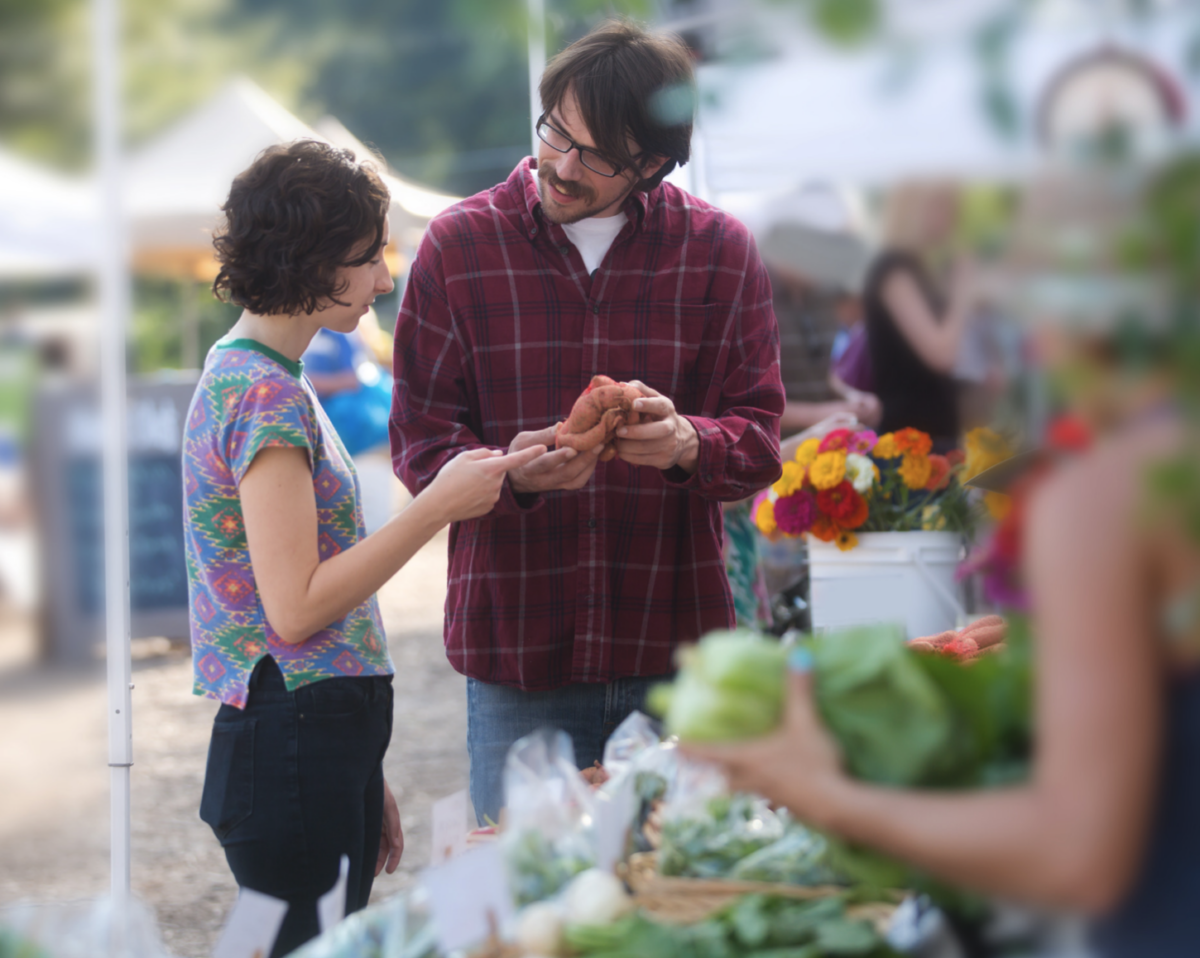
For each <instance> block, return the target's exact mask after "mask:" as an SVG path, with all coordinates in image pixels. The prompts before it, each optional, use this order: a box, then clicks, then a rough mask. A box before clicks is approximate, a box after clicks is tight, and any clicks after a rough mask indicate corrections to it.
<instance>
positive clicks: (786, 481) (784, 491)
mask: <svg viewBox="0 0 1200 958" xmlns="http://www.w3.org/2000/svg"><path fill="white" fill-rule="evenodd" d="M802 485H804V467H803V466H802V465H800V463H798V462H785V463H784V464H783V475H782V476H780V477H779V478H778V479H777V480H775V482H774V483H772V485H771V488H772V489H774V490H775V494H776V495H778V496H790V495H791V494H792V493H793V492H799V491H800V487H801V486H802Z"/></svg>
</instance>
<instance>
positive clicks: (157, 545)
mask: <svg viewBox="0 0 1200 958" xmlns="http://www.w3.org/2000/svg"><path fill="white" fill-rule="evenodd" d="M195 385H196V376H195V374H180V375H171V376H158V377H154V378H140V379H136V380H133V381H131V383H130V386H129V393H128V400H127V405H128V412H129V420H128V427H127V431H128V444H129V459H128V468H127V471H128V477H129V591H130V598H129V602H130V613H131V614H130V632H131V635H132V636H133V638H143V637H148V636H160V635H161V636H167V637H168V638H175V639H185V638H187V635H188V607H187V602H188V591H187V585H188V583H187V564H186V560H185V557H184V546H183V477H182V465H181V461H180V455H181V450H182V438H183V424H184V422H185V421H186V418H187V409H188V404H189V403H190V402H191V397H192V393H193V391H194V390H195ZM34 419H35V432H34V437H35V445H34V456H33V464H34V469H35V470H36V475H35V482H36V488H37V489H38V505H39V509H38V513H39V521H40V525H41V532H42V543H43V561H42V581H43V583H44V586H43V589H42V592H43V605H44V610H43V625H44V629H43V648H44V650H45V653H46V654H47V656H48V657H51V658H54V659H57V660H60V661H72V660H82V659H90V658H92V657H93V655H94V654H95V649H96V647H97V646H98V645H99V643H101V642H102V641H103V618H104V511H103V496H102V490H103V483H102V470H101V462H100V448H99V441H100V436H101V429H100V421H99V403H98V402H97V399H96V395H95V391H94V390H90V389H87V388H86V387H84V386H80V385H73V386H65V387H57V388H49V389H46V390H43V391H42V392H41V393H39V395H38V397H37V401H36V404H35V411H34Z"/></svg>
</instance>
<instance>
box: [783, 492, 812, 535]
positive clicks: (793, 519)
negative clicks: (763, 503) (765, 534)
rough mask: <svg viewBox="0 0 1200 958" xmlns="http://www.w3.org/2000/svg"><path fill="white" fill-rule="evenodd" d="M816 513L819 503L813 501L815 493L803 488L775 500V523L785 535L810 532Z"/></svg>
mask: <svg viewBox="0 0 1200 958" xmlns="http://www.w3.org/2000/svg"><path fill="white" fill-rule="evenodd" d="M816 515H817V504H816V502H815V501H813V495H812V493H811V492H806V491H804V490H803V489H802V490H800V491H799V492H793V493H792V494H791V495H790V496H781V497H780V498H779V499H777V500H776V501H775V524H776V525H777V526H778V527H779V531H780V532H782V533H784V534H785V535H789V536H798V535H800V534H801V533H804V532H808V529H809V527H810V526H811V525H812V524H813V519H814V518H815V517H816Z"/></svg>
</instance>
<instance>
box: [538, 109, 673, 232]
mask: <svg viewBox="0 0 1200 958" xmlns="http://www.w3.org/2000/svg"><path fill="white" fill-rule="evenodd" d="M546 121H547V122H548V123H549V124H550V125H551V126H553V127H554V128H555V129H557V130H561V131H562V132H563V133H565V134H566V135H567V136H568V137H569V138H570V139H571V140H572V141H574V142H575V143H576V144H578V145H579V146H586V147H592V148H593V149H594V148H595V143H596V141H595V140H594V139H593V138H592V134H591V131H589V130H588V128H587V124H585V123H584V122H583V117H582V116H581V115H580V113H579V104H578V102H577V101H576V99H575V94H574V93H573V92H571V91H568V92H567V95H566V96H565V97H563V101H562V103H560V104H559V105H558V106H557V107H555V108H554V109H553V110H551V111H550V112H549V113H547V114H546ZM629 148H630V152H631V153H633V154H634V155H636V154H637V153H639V152H640V149H639V147H638V146H637V144H635V143H634V142H633V141H632V140H631V141H630V142H629ZM537 160H538V195H539V196H540V197H541V200H542V213H543V214H544V215H545V217H546V219H548V220H550V222H552V223H578V222H579V221H580V220H582V219H586V218H587V217H589V216H615V215H616V214H617V213H619V212H620V210H621V204H622V202H624V200H625V197H627V196H628V195H629V194H630V193H631V192H633V188H634V187H635V186H636V185H637V184H638V182H639V181H640V180H641V179H642V177H643V176H653V175H654V173H655V172H656V171H657V170H658V168H659V167H660V166H662V164H663V163H664V162H665V161H664V160H662V159H659V158H658V157H651V158H650V161H649V162H648V163H647V164H645V165H643V167H642V169H641V170H637V169H634V168H632V167H630V168H626V169H624V170H622V171H621V172H620V173H618V174H617V175H616V176H612V177H609V176H601V175H600V174H599V173H596V172H594V171H593V170H589V169H588V168H587V167H586V166H584V165H583V163H582V162H580V156H579V151H578V150H574V149H573V150H571V151H570V152H568V153H559V152H558V151H557V150H555V149H554V148H553V147H551V146H549V145H548V144H546V143H543V142H542V141H541V140H538V155H537Z"/></svg>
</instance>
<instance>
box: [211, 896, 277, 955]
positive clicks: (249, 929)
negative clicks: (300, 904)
mask: <svg viewBox="0 0 1200 958" xmlns="http://www.w3.org/2000/svg"><path fill="white" fill-rule="evenodd" d="M287 910H288V904H287V902H286V901H281V900H280V899H278V898H272V897H271V896H270V895H264V894H263V893H262V892H257V891H252V890H251V889H249V888H243V889H242V890H241V892H240V893H239V894H238V900H237V902H236V903H235V904H234V906H233V911H231V912H230V913H229V918H228V920H227V921H226V922H225V929H224V930H223V931H222V932H221V937H220V938H219V939H218V940H217V947H216V948H214V949H213V958H267V955H269V954H270V953H271V946H272V945H274V944H275V937H276V935H278V934H279V926H280V925H282V924H283V916H284V915H286V914H287Z"/></svg>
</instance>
